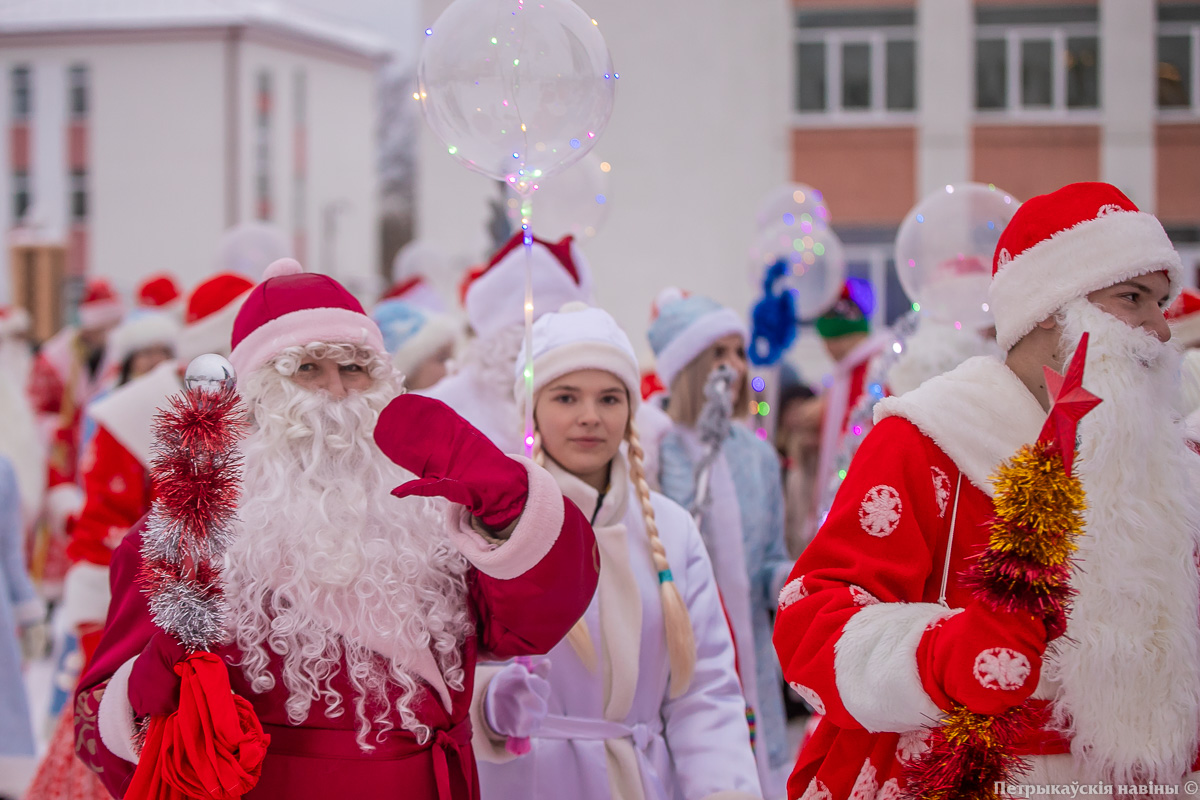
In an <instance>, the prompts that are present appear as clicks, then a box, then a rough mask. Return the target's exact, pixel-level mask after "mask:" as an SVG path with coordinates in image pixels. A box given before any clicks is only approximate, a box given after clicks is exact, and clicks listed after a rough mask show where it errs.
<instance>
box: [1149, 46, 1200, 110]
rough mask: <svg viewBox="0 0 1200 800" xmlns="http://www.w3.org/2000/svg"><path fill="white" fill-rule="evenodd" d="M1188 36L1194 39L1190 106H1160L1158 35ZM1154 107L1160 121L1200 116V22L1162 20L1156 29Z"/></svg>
mask: <svg viewBox="0 0 1200 800" xmlns="http://www.w3.org/2000/svg"><path fill="white" fill-rule="evenodd" d="M1160 36H1187V37H1189V38H1190V39H1191V41H1192V45H1191V47H1192V53H1191V55H1192V58H1191V61H1192V75H1191V83H1192V85H1191V92H1192V96H1191V98H1190V102H1191V107H1190V108H1159V106H1158V75H1157V66H1158V37H1160ZM1153 57H1154V64H1155V68H1156V70H1155V83H1154V92H1155V96H1154V108H1155V110H1156V111H1157V112H1158V120H1159V121H1160V122H1195V121H1196V119H1197V118H1198V117H1200V22H1160V23H1158V26H1157V28H1156V29H1155V31H1154V56H1153Z"/></svg>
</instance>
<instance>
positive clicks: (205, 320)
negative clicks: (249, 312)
mask: <svg viewBox="0 0 1200 800" xmlns="http://www.w3.org/2000/svg"><path fill="white" fill-rule="evenodd" d="M253 288H254V287H253V286H248V287H246V291H244V292H242V293H241V294H239V295H238V296H237V297H236V298H235V299H233V300H231V301H230V302H229V303H226V304H225V306H224V307H222V308H221V309H220V310H219V311H214V312H213V313H211V314H209V315H208V316H207V317H202V318H200V319H198V320H196V321H195V322H193V323H192V324H191V325H185V326H183V329H182V330H180V331H179V336H178V338H177V339H176V340H175V358H176V359H177V360H178V361H179V362H180V363H181V364H190V363H191V361H192V359H193V358H195V357H196V356H202V355H204V354H205V353H219V354H220V355H223V356H228V355H229V342H230V339H232V338H233V323H234V320H236V319H237V315H238V311H240V310H241V309H242V301H244V300H245V299H246V296H247V295H248V294H250V290H251V289H253Z"/></svg>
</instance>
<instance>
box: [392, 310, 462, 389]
mask: <svg viewBox="0 0 1200 800" xmlns="http://www.w3.org/2000/svg"><path fill="white" fill-rule="evenodd" d="M458 334H459V325H458V323H457V322H455V321H454V319H452V318H451V317H449V316H447V315H445V314H431V315H430V316H429V317H428V319H426V321H425V324H424V325H422V326H421V330H419V331H417V332H416V334H414V335H413V336H412V338H410V339H409V340H408V341H406V342H405V343H404V344H402V345H401V346H400V347H399V348H397V349H396V352H394V353H392V363H393V364H395V365H396V369H398V370H400V372H402V373H404V374H405V375H411V374H412V373H413V372H414V371H415V370H416V369H417V367H419V366H421V364H422V363H423V362H424V361H425V360H426V359H428V358H430V357H431V356H433V355H434V354H435V353H437V351H438V350H440V349H441V348H443V347H445V346H446V345H448V344H454V342H455V341H456V340H457V339H458Z"/></svg>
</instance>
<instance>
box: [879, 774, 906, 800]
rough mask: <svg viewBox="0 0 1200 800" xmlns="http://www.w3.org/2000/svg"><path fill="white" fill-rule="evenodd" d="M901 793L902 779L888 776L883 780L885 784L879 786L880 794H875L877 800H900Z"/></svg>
mask: <svg viewBox="0 0 1200 800" xmlns="http://www.w3.org/2000/svg"><path fill="white" fill-rule="evenodd" d="M901 794H902V792H901V791H900V781H898V780H897V779H895V778H888V779H887V780H886V781H884V782H883V786H880V787H879V794H877V795H875V800H900V796H901Z"/></svg>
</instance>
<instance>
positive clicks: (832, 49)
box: [793, 11, 917, 124]
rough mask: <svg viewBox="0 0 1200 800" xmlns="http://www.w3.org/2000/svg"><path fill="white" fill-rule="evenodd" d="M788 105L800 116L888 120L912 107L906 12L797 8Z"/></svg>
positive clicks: (912, 57)
mask: <svg viewBox="0 0 1200 800" xmlns="http://www.w3.org/2000/svg"><path fill="white" fill-rule="evenodd" d="M796 19H797V27H796V40H795V41H796V43H795V51H794V52H795V65H794V66H795V70H794V76H795V94H794V101H793V110H794V111H795V112H796V113H797V115H799V118H800V120H803V121H805V122H808V121H812V122H817V121H821V120H831V121H835V122H839V123H843V122H846V121H847V119H846V118H851V119H853V120H854V121H855V123H856V124H858V123H861V122H864V121H866V122H870V121H871V120H872V119H878V120H879V121H881V122H894V121H895V118H896V117H897V115H909V114H911V112H913V111H914V110H915V109H916V107H917V96H916V71H917V70H916V59H917V46H916V39H915V31H914V27H913V15H912V12H911V11H909V12H905V11H900V12H890V11H885V12H857V13H851V12H836V11H834V12H801V13H799V14H797V17H796Z"/></svg>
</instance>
